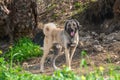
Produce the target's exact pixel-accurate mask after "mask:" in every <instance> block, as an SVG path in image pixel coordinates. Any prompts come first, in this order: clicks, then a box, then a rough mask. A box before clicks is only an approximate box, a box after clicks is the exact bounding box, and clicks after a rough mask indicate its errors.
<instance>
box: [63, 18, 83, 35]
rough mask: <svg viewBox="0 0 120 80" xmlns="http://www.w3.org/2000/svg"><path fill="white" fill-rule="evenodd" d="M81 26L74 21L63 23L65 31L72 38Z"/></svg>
mask: <svg viewBox="0 0 120 80" xmlns="http://www.w3.org/2000/svg"><path fill="white" fill-rule="evenodd" d="M80 27H81V25H80V24H79V22H78V21H77V20H76V19H70V20H67V21H66V23H65V31H66V32H67V33H68V34H69V35H70V36H71V37H74V36H75V34H76V32H77V31H78V30H79V28H80Z"/></svg>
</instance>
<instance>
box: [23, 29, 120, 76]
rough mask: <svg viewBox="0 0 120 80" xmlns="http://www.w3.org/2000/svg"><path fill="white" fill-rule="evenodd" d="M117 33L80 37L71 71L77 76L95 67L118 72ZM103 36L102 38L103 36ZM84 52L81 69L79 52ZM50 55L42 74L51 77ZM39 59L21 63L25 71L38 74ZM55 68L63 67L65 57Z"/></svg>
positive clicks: (119, 54) (88, 34)
mask: <svg viewBox="0 0 120 80" xmlns="http://www.w3.org/2000/svg"><path fill="white" fill-rule="evenodd" d="M119 33H120V32H119V31H118V32H113V33H111V34H108V35H105V34H103V33H101V34H97V33H95V32H89V31H88V32H86V33H84V34H82V32H81V37H80V42H79V45H78V47H77V49H76V52H75V55H74V58H73V61H72V70H73V71H74V72H75V73H77V74H79V75H80V74H87V73H89V72H90V71H93V70H95V69H96V68H97V67H100V66H102V67H104V68H105V70H106V71H107V70H108V69H110V68H114V69H115V70H118V71H120V69H119V65H120V41H119V39H120V38H119V36H120V35H119ZM103 35H104V36H103ZM82 50H85V51H86V53H87V56H86V57H84V59H85V60H86V61H87V68H86V67H85V68H84V67H83V68H82V69H81V67H80V64H81V60H82V59H83V58H81V51H82ZM49 56H50V55H48V58H47V59H46V63H45V72H44V73H43V74H47V75H51V74H53V72H54V70H53V67H52V65H51V64H52V63H51V61H50V57H49ZM40 59H41V57H39V58H34V59H30V60H28V61H26V62H24V63H23V67H24V68H25V70H28V71H30V72H32V73H34V74H41V73H40ZM56 64H57V66H59V67H60V68H61V69H62V68H63V65H65V56H64V55H63V56H61V57H59V58H58V59H57V61H56ZM86 69H87V70H86Z"/></svg>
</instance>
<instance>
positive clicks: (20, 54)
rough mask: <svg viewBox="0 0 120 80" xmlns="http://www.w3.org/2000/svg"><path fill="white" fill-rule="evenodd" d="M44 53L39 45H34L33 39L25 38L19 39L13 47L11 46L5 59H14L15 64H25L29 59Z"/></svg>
mask: <svg viewBox="0 0 120 80" xmlns="http://www.w3.org/2000/svg"><path fill="white" fill-rule="evenodd" d="M42 53H43V51H42V50H41V49H40V46H39V45H36V44H34V43H33V42H32V41H31V39H29V38H26V37H24V38H21V39H19V40H18V41H17V42H16V43H15V44H14V45H13V46H10V47H9V50H8V51H7V52H6V53H5V55H4V57H5V59H7V60H10V59H12V60H13V61H14V62H23V61H25V60H27V59H30V58H33V57H38V56H41V55H42ZM11 55H12V57H11Z"/></svg>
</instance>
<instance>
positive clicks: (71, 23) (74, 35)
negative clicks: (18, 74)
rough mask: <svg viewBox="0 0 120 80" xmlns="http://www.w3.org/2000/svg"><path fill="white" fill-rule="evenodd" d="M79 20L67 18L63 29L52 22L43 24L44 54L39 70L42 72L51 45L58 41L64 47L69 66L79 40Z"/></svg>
mask: <svg viewBox="0 0 120 80" xmlns="http://www.w3.org/2000/svg"><path fill="white" fill-rule="evenodd" d="M79 27H81V26H80V25H79V22H78V21H77V20H75V19H71V20H67V21H66V23H65V27H64V29H60V28H57V27H56V25H55V24H54V23H48V24H45V25H44V29H43V32H44V34H45V38H44V54H43V56H42V59H41V66H40V71H41V72H44V62H45V59H46V57H47V55H48V53H49V52H50V49H51V48H52V47H53V44H55V43H58V44H60V45H61V46H62V47H63V48H64V52H65V57H66V64H67V66H68V67H69V68H71V61H72V57H73V55H74V52H75V50H76V47H77V45H78V42H79V35H78V31H79Z"/></svg>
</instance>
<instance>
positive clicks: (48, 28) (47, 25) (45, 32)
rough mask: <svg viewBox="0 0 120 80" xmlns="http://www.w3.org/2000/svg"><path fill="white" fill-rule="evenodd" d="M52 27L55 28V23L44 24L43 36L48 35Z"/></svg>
mask: <svg viewBox="0 0 120 80" xmlns="http://www.w3.org/2000/svg"><path fill="white" fill-rule="evenodd" d="M54 29H56V25H55V24H54V23H47V24H45V25H44V28H43V32H44V34H45V36H50V35H51V33H52V31H53V30H54Z"/></svg>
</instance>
